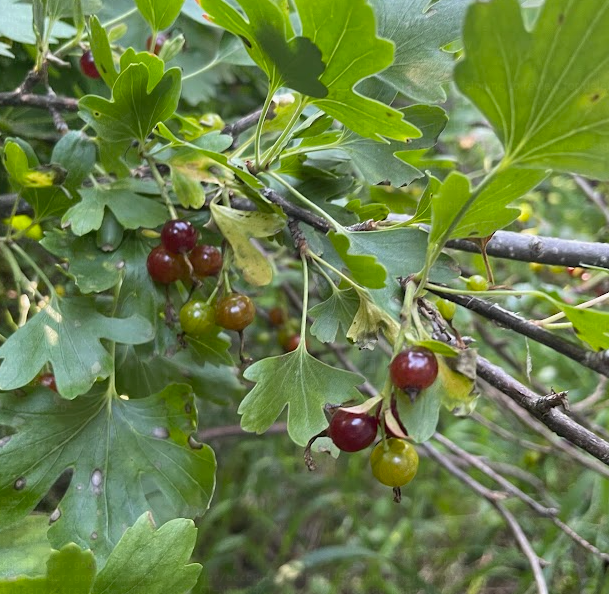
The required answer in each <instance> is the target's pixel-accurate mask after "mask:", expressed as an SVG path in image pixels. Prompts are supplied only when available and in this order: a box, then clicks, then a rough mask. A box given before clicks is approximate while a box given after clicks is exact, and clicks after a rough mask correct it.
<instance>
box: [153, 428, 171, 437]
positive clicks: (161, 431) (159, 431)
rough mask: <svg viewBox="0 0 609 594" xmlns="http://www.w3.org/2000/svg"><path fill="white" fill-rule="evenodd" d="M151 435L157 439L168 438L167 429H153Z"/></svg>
mask: <svg viewBox="0 0 609 594" xmlns="http://www.w3.org/2000/svg"><path fill="white" fill-rule="evenodd" d="M152 435H153V436H154V437H156V438H157V439H167V438H168V437H169V429H167V427H155V428H154V429H153V430H152Z"/></svg>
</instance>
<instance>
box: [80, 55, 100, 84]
mask: <svg viewBox="0 0 609 594" xmlns="http://www.w3.org/2000/svg"><path fill="white" fill-rule="evenodd" d="M80 69H81V70H82V73H83V74H84V75H85V76H88V77H89V78H99V77H100V74H99V71H98V70H97V66H96V65H95V60H94V59H93V53H92V52H91V50H87V51H86V52H85V53H84V54H83V55H82V56H80Z"/></svg>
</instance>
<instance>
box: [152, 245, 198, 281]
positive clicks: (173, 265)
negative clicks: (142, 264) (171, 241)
mask: <svg viewBox="0 0 609 594" xmlns="http://www.w3.org/2000/svg"><path fill="white" fill-rule="evenodd" d="M146 267H147V268H148V273H149V274H150V276H151V277H152V280H154V281H156V282H157V283H161V284H163V285H168V284H170V283H174V282H175V281H177V280H179V279H182V278H185V277H186V276H187V274H188V268H187V266H186V264H185V262H184V257H183V256H181V255H179V254H173V253H171V252H169V251H167V250H166V249H165V248H164V247H163V246H162V245H159V246H157V247H155V248H154V249H153V250H152V251H151V252H150V253H149V254H148V259H147V260H146Z"/></svg>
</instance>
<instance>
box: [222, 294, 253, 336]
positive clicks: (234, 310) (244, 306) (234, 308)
mask: <svg viewBox="0 0 609 594" xmlns="http://www.w3.org/2000/svg"><path fill="white" fill-rule="evenodd" d="M255 315H256V306H255V305H254V302H253V301H252V300H251V299H250V298H249V297H248V296H247V295H241V294H240V293H231V294H230V295H226V296H225V297H222V299H220V301H218V303H217V305H216V324H218V326H221V327H222V328H226V329H227V330H236V331H237V332H240V331H241V330H243V329H244V328H246V327H247V326H249V325H250V324H251V323H252V322H253V321H254V317H255Z"/></svg>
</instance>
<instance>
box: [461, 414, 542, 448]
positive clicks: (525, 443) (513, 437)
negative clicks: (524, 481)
mask: <svg viewBox="0 0 609 594" xmlns="http://www.w3.org/2000/svg"><path fill="white" fill-rule="evenodd" d="M469 418H470V419H472V420H474V421H476V422H478V423H480V424H481V425H483V426H484V427H486V428H487V429H488V430H489V431H492V432H493V433H495V435H498V436H499V437H501V438H502V439H505V440H506V441H511V442H513V443H517V444H518V445H519V446H520V447H522V448H524V449H527V450H534V451H536V452H540V453H542V454H549V453H550V452H552V448H550V447H548V446H544V445H540V444H538V443H535V442H533V441H529V440H528V439H522V438H520V437H518V435H517V434H516V433H513V432H512V431H508V430H507V429H504V428H503V427H501V426H500V425H497V424H496V423H493V421H489V420H488V419H487V418H486V417H484V416H482V415H481V414H480V413H478V412H476V411H474V412H472V413H470V415H469Z"/></svg>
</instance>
